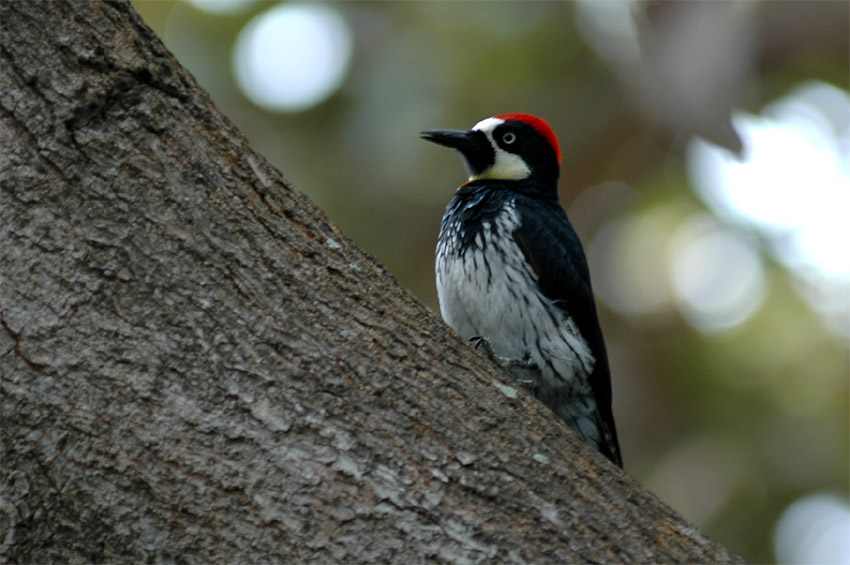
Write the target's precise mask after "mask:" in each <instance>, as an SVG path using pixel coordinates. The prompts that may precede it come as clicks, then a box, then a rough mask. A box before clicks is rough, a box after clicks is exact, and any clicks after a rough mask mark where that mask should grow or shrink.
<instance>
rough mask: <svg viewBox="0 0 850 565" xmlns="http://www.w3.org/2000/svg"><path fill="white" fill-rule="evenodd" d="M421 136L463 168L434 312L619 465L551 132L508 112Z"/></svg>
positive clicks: (601, 354) (606, 376)
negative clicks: (458, 158) (450, 152)
mask: <svg viewBox="0 0 850 565" xmlns="http://www.w3.org/2000/svg"><path fill="white" fill-rule="evenodd" d="M421 135H422V138H423V139H426V140H428V141H431V142H434V143H437V144H439V145H444V146H446V147H451V148H453V149H456V150H457V151H459V152H460V153H461V155H462V156H463V158H464V161H465V162H466V167H467V169H468V171H469V180H468V181H467V182H465V183H464V184H462V185H461V186H460V188H459V189H458V190H457V192H455V195H454V198H453V199H452V201H451V202H450V203H449V205H448V207H447V208H446V214H445V216H443V222H442V226H441V228H440V236H439V240H438V242H437V252H436V269H435V270H436V275H437V293H438V296H439V300H440V312H441V313H442V315H443V319H445V321H446V322H447V323H448V324H449V325H450V326H451V327H453V328H454V329H455V330H456V331H457V332H458V333H460V334H461V335H462V336H464V337H466V338H468V339H470V340H472V341H473V342H474V343H475V344H476V345H477V347H480V348H483V349H484V351H485V352H486V353H488V354H489V355H490V356H492V357H494V358H495V359H496V360H497V361H498V362H500V363H501V364H502V366H504V367H505V368H506V369H507V370H508V372H509V373H510V374H511V375H512V376H513V377H514V378H515V379H516V380H517V381H518V382H519V383H520V384H521V385H523V386H525V387H527V388H528V389H530V390H531V391H532V392H533V394H534V395H535V396H536V397H537V398H539V399H540V400H541V401H542V402H543V403H544V404H546V405H547V406H549V408H551V409H552V410H553V411H554V413H555V414H556V415H557V416H558V417H559V418H561V419H562V420H563V421H564V422H566V423H567V424H568V425H569V426H570V427H571V428H573V429H574V430H575V431H576V432H578V434H579V435H580V436H581V437H582V438H584V439H585V440H586V441H587V442H588V443H590V444H591V445H593V446H595V447H596V448H597V449H598V450H599V451H600V452H602V453H603V454H604V455H606V456H607V457H608V458H609V459H611V461H613V462H614V463H616V464H617V465H620V466H622V462H621V459H620V448H619V445H618V443H617V432H616V430H615V428H614V416H613V413H612V411H611V377H610V373H609V368H608V357H607V354H606V352H605V342H604V341H603V339H602V330H601V329H600V327H599V321H598V319H597V316H596V305H595V303H594V300H593V292H592V290H591V286H590V273H589V270H588V267H587V260H586V259H585V256H584V251H583V250H582V246H581V242H580V241H579V239H578V236H577V235H576V233H575V231H574V230H573V227H572V225H571V224H570V221H569V220H568V219H567V214H566V213H565V212H564V209H563V208H562V207H561V204H560V202H559V200H558V176H559V174H560V168H561V151H560V148H559V146H558V140H557V138H556V137H555V133H554V132H553V131H552V128H550V127H549V125H548V124H547V123H546V122H545V121H543V120H542V119H540V118H538V117H535V116H532V115H530V114H519V113H514V114H504V115H500V116H494V117H491V118H487V119H485V120H482V121H480V122H478V123H477V124H475V126H474V127H473V128H472V129H471V130H469V131H456V130H431V131H423V132H422V134H421Z"/></svg>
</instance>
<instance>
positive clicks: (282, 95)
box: [233, 4, 352, 112]
mask: <svg viewBox="0 0 850 565" xmlns="http://www.w3.org/2000/svg"><path fill="white" fill-rule="evenodd" d="M351 51H352V39H351V33H350V31H349V29H348V26H347V25H346V24H345V21H344V20H343V18H342V17H341V16H340V15H339V13H338V12H337V11H336V10H335V9H334V8H332V7H331V6H329V5H326V4H296V5H284V6H279V7H276V8H273V9H271V10H269V11H267V12H265V13H263V14H260V15H259V16H257V17H256V18H254V19H253V20H252V21H251V22H250V23H249V24H248V25H247V26H246V27H245V29H243V30H242V31H241V32H240V34H239V37H238V38H237V40H236V46H235V48H234V52H233V73H234V76H235V77H236V82H237V83H238V84H239V87H240V88H241V90H242V92H243V93H244V94H245V96H247V97H248V98H249V99H250V100H251V101H252V102H254V103H255V104H257V105H258V106H262V107H264V108H266V109H269V110H275V111H289V112H296V111H300V110H305V109H307V108H310V107H312V106H315V105H316V104H319V103H320V102H323V101H324V100H325V99H326V98H327V97H328V96H330V95H331V94H332V93H333V92H335V91H336V90H337V89H338V88H339V87H340V85H341V84H342V81H343V79H344V78H345V74H346V71H347V70H348V64H349V61H350V59H351Z"/></svg>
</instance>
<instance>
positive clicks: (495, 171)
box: [469, 118, 531, 180]
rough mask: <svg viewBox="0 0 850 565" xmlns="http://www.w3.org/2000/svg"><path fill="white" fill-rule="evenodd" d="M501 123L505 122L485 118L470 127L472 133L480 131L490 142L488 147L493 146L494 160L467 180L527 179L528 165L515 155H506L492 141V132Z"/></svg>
mask: <svg viewBox="0 0 850 565" xmlns="http://www.w3.org/2000/svg"><path fill="white" fill-rule="evenodd" d="M503 123H505V120H501V119H499V118H487V119H486V120H481V121H480V122H478V123H477V124H475V125H474V126H473V127H472V129H473V130H474V131H480V132H481V133H483V134H484V135H486V136H487V140H488V141H489V142H490V145H492V146H493V151H494V152H495V154H496V159H495V161H494V162H493V164H492V165H490V166H489V167H488V168H487V169H485V170H484V171H482V172H480V173H478V174H477V175H472V176H470V177H469V180H478V179H500V180H521V179H525V178H528V175H530V174H531V169H529V168H528V165H526V164H525V161H523V160H522V157H520V156H519V155H517V154H516V153H508V152H507V151H505V150H504V149H502V148H501V147H499V144H498V143H496V140H495V139H493V130H494V129H496V128H497V127H499V126H500V125H502V124H503Z"/></svg>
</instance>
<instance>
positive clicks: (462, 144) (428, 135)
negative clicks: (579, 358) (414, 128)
mask: <svg viewBox="0 0 850 565" xmlns="http://www.w3.org/2000/svg"><path fill="white" fill-rule="evenodd" d="M475 133H477V132H474V131H463V130H457V129H447V130H437V129H435V130H428V131H423V132H422V133H420V134H419V135H420V137H422V139H424V140H426V141H430V142H432V143H436V144H437V145H442V146H444V147H451V148H452V149H457V150H458V151H460V152H461V153H463V152H464V149H466V148H471V146H472V145H473V144H475V138H476V136H475V135H474V134H475Z"/></svg>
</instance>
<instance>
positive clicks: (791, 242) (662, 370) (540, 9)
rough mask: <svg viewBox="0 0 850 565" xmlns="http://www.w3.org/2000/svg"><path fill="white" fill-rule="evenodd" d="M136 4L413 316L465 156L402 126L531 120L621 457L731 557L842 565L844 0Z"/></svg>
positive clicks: (425, 292)
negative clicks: (556, 198)
mask: <svg viewBox="0 0 850 565" xmlns="http://www.w3.org/2000/svg"><path fill="white" fill-rule="evenodd" d="M133 4H134V6H135V7H136V9H137V10H138V11H139V12H140V13H141V15H142V17H143V18H144V19H145V21H146V22H147V23H148V24H149V25H150V26H151V27H152V28H153V29H154V30H155V31H156V32H157V33H158V34H159V36H160V37H161V38H162V39H163V40H164V41H165V44H166V45H167V46H168V47H169V48H170V49H171V50H172V52H174V53H175V55H176V56H177V58H178V59H179V60H180V61H181V62H182V63H183V64H184V65H185V66H186V67H188V69H189V70H190V71H191V72H192V73H193V74H194V75H195V77H196V78H197V79H198V81H199V82H200V84H201V85H202V86H204V87H205V88H207V89H208V90H209V92H210V94H211V95H212V98H213V100H214V101H215V103H216V104H217V105H218V107H219V108H220V109H221V110H222V111H223V112H224V113H225V114H226V115H227V116H228V117H229V118H230V119H231V120H232V121H233V122H234V123H235V124H236V125H237V126H238V127H239V128H241V130H242V131H243V132H244V133H245V135H246V136H247V137H248V138H249V139H250V140H251V141H252V143H253V145H254V147H255V148H256V149H257V150H258V151H259V152H260V153H262V154H264V155H265V156H266V157H267V158H268V159H269V160H270V161H271V162H272V163H273V164H274V165H276V166H277V167H278V168H279V169H280V170H281V171H282V172H283V173H284V175H285V176H286V177H287V178H288V179H289V180H290V181H291V182H292V183H294V184H295V185H296V186H297V187H298V188H299V189H300V190H302V191H303V192H305V193H307V194H308V195H309V196H310V197H311V198H312V199H313V200H314V201H315V202H316V203H317V204H318V205H319V206H321V207H322V208H323V209H324V210H325V212H326V213H327V215H328V216H329V217H330V219H331V220H332V221H333V222H334V223H336V224H337V225H338V226H340V227H341V228H342V229H343V230H344V231H345V232H346V233H347V234H348V235H349V236H350V237H352V238H353V239H354V240H355V241H356V242H357V243H358V244H359V245H360V246H361V247H363V248H364V249H365V250H367V251H368V252H369V253H371V254H373V255H374V256H376V257H377V258H378V259H380V260H381V261H382V262H383V263H384V264H386V265H387V266H388V267H389V269H390V270H391V271H392V272H393V273H394V274H395V275H396V276H397V277H398V279H399V281H400V282H401V283H402V284H403V285H405V286H406V287H408V288H410V289H411V290H412V291H413V292H414V293H416V294H417V295H418V296H419V297H421V299H422V300H423V301H424V302H425V303H426V304H428V305H429V306H430V307H431V308H433V309H435V310H438V306H437V300H436V291H435V287H434V276H433V253H434V243H435V240H436V237H437V232H438V229H439V224H440V219H441V216H442V213H443V210H444V208H445V205H446V204H447V203H448V201H449V199H450V198H451V196H452V193H453V191H454V188H455V187H456V186H458V185H459V184H460V183H461V182H463V181H464V180H465V178H464V177H465V171H464V168H463V165H462V162H461V159H460V158H459V156H457V155H456V154H455V153H454V152H452V151H449V150H447V149H445V148H440V147H437V146H435V145H433V144H429V143H425V142H424V141H421V140H419V138H418V133H419V131H420V130H423V129H431V128H469V127H471V126H472V125H473V124H475V123H476V122H477V121H479V120H481V119H482V118H485V117H488V116H491V115H494V114H500V113H505V112H514V111H520V112H530V113H533V114H537V115H539V116H541V117H544V118H545V119H546V120H547V121H549V123H550V124H551V125H552V127H553V128H554V129H555V131H556V132H557V134H558V135H559V138H560V141H561V147H562V150H563V153H564V169H563V173H562V177H561V184H560V193H561V200H562V202H563V204H564V207H565V208H566V209H567V211H568V213H569V215H570V217H571V218H572V221H573V223H574V224H575V227H576V229H577V231H578V232H579V235H580V236H581V237H582V240H583V241H584V244H585V248H586V250H587V253H588V258H589V261H590V268H591V273H592V276H593V280H594V285H595V290H596V293H597V298H598V302H599V308H600V316H601V322H602V326H603V330H604V332H605V334H606V338H607V342H608V348H609V353H610V356H611V364H612V367H613V373H614V384H613V387H614V412H615V414H616V417H617V424H618V428H619V433H620V442H621V445H622V449H623V454H624V461H625V468H626V470H627V471H628V472H629V473H630V474H632V475H634V476H635V477H637V479H638V480H639V481H640V482H641V483H642V484H644V485H646V486H647V487H648V488H649V489H651V490H652V491H653V492H655V493H656V494H657V495H658V496H659V497H660V498H661V499H662V500H664V501H665V502H667V503H668V504H669V505H670V506H672V507H673V508H675V509H676V510H677V511H679V512H680V513H681V514H683V515H684V516H685V517H686V518H688V519H689V520H691V521H693V522H694V523H695V524H697V525H699V526H700V527H701V528H702V529H703V530H704V531H705V532H706V533H707V534H709V535H710V536H712V537H714V538H715V539H717V540H718V541H720V542H721V543H723V544H725V545H726V546H728V547H729V548H731V549H732V550H734V551H737V552H739V553H740V554H741V555H743V556H744V557H745V558H746V559H747V560H748V561H750V562H756V563H761V562H781V563H850V505H848V480H850V478H848V477H849V474H850V471H848V465H850V452H849V451H848V443H850V441H849V440H848V435H849V432H848V429H850V418H848V410H850V408H849V407H848V398H850V391H848V380H849V379H848V367H849V366H850V361H848V337H850V93H848V85H850V77H848V68H850V62H848V52H850V44H849V41H850V40H848V37H850V32H848V25H849V24H848V22H850V3H848V2H844V1H829V2H821V1H804V2H795V1H787V2H758V1H728V2H637V1H628V0H607V1H602V2H600V1H595V0H583V1H575V2H516V3H514V2H498V3H491V2H449V1H446V2H381V3H366V2H356V3H345V2H343V3H319V2H310V3H277V2H263V1H257V0H192V1H168V0H162V1H154V2H151V1H144V0H135V1H134V2H133Z"/></svg>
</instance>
